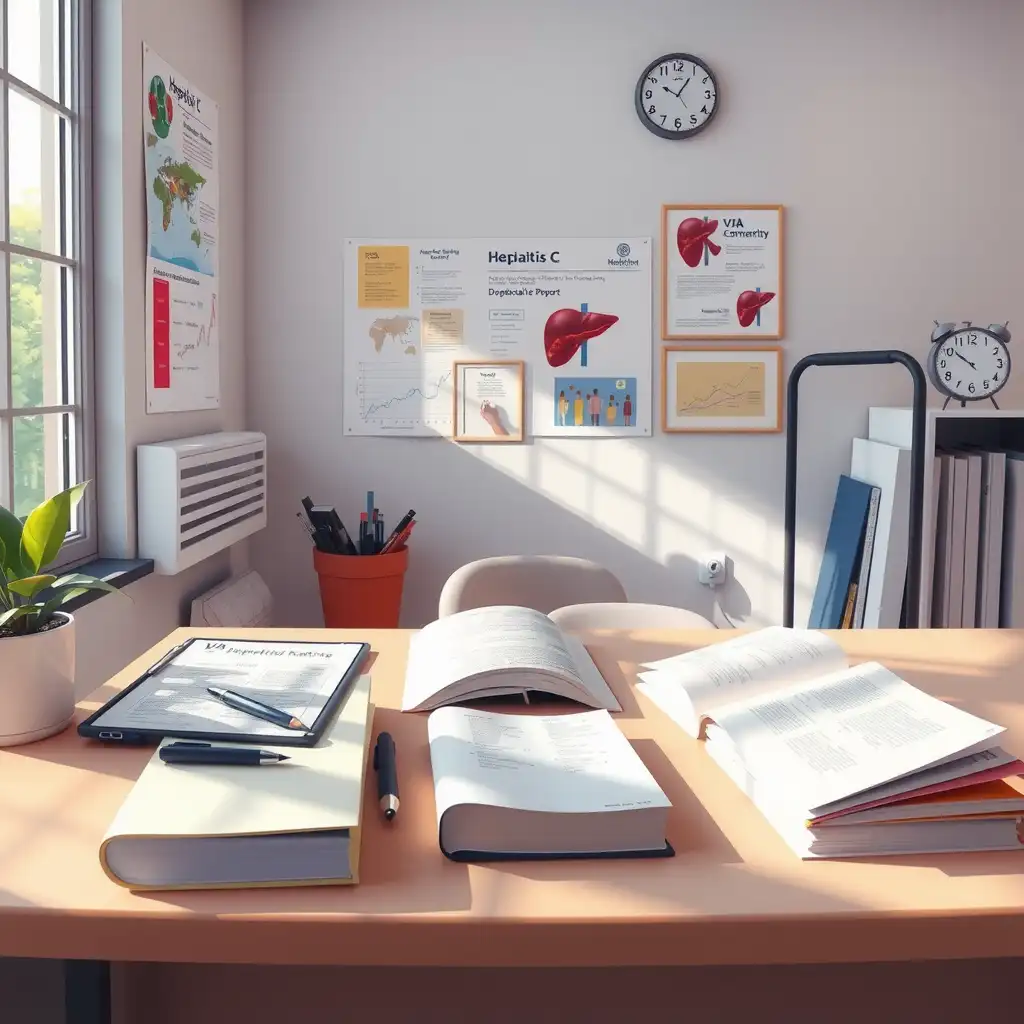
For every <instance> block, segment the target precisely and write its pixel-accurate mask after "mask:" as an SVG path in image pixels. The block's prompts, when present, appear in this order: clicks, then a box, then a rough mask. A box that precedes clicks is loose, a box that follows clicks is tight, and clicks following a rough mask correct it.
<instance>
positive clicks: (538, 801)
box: [427, 707, 672, 860]
mask: <svg viewBox="0 0 1024 1024" xmlns="http://www.w3.org/2000/svg"><path fill="white" fill-rule="evenodd" d="M427 732H428V735H429V738H430V763H431V767H432V769H433V773H434V791H435V798H436V806H437V827H438V838H439V842H440V845H441V850H442V852H444V854H445V855H446V856H448V857H450V858H452V859H453V860H498V859H517V860H518V859H541V858H544V859H549V858H560V857H664V856H671V855H672V848H671V846H670V845H669V844H668V842H667V841H666V839H665V824H666V817H667V813H668V808H669V806H670V804H669V801H668V798H667V797H666V796H665V794H664V793H663V792H662V791H661V788H660V787H659V786H658V783H657V782H656V781H655V780H654V777H653V776H652V775H651V773H650V772H649V771H648V770H647V768H646V766H645V765H644V763H643V761H641V760H640V757H639V755H638V754H637V753H636V751H635V750H634V749H633V747H632V746H631V744H630V742H629V740H627V739H626V737H625V736H624V735H623V734H622V733H621V732H620V731H619V729H618V727H617V726H616V725H615V723H614V722H613V721H612V719H611V716H610V715H609V714H608V712H607V711H585V712H580V713H579V714H564V715H531V714H521V715H507V714H496V713H494V712H491V711H479V710H475V709H472V708H459V707H446V708H441V709H439V710H437V711H435V712H433V713H432V714H431V715H430V717H429V718H428V719H427Z"/></svg>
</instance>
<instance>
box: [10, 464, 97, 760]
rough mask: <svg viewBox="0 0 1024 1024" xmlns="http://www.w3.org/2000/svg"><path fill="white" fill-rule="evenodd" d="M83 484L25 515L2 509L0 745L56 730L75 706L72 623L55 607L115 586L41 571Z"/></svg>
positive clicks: (55, 551) (59, 542)
mask: <svg viewBox="0 0 1024 1024" xmlns="http://www.w3.org/2000/svg"><path fill="white" fill-rule="evenodd" d="M84 490H85V484H79V485H77V486H75V487H72V488H70V489H69V490H66V491H62V492H61V493H60V494H57V495H54V496H53V497H52V498H50V499H49V500H48V501H44V502H43V503H42V504H41V505H40V506H39V507H38V508H36V509H34V510H33V511H32V512H30V513H29V515H28V516H26V518H25V520H24V522H23V521H22V520H21V519H19V518H18V517H17V516H16V515H14V513H13V512H10V511H8V510H7V509H5V508H0V746H14V745H15V744H18V743H29V742H31V741H32V740H38V739H42V738H43V737H44V736H50V735H52V734H53V733H55V732H60V730H61V729H63V728H65V727H66V726H67V725H68V724H69V723H70V721H71V719H72V716H73V715H74V711H75V622H74V619H73V618H72V617H71V615H70V614H68V613H67V612H65V611H61V608H62V607H63V606H64V605H65V604H66V603H67V602H68V601H70V600H72V598H75V597H78V596H79V595H81V594H84V593H85V592H86V591H87V590H109V591H112V590H114V588H113V587H112V586H111V585H110V584H109V583H107V582H105V581H104V580H100V579H96V578H94V577H92V576H86V575H84V574H82V573H75V572H72V573H69V574H67V575H63V576H56V575H53V574H52V573H47V572H46V571H45V570H46V568H47V566H49V565H50V564H51V563H52V562H53V561H54V559H56V557H57V556H58V555H59V554H60V550H61V548H62V547H63V546H64V540H65V538H66V537H67V533H68V529H69V528H70V526H71V513H72V511H73V510H74V508H75V506H76V505H77V504H78V502H79V501H80V500H81V498H82V493H83V491H84Z"/></svg>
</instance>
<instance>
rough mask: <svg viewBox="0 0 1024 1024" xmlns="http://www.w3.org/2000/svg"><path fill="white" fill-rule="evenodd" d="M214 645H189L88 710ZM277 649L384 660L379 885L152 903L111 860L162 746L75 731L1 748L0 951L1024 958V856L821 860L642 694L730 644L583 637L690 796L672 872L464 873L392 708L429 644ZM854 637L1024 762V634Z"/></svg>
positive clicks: (569, 865)
mask: <svg viewBox="0 0 1024 1024" xmlns="http://www.w3.org/2000/svg"><path fill="white" fill-rule="evenodd" d="M195 632H198V631H191V630H179V631H177V632H176V633H175V634H172V636H170V637H168V639H167V640H166V641H165V642H164V643H163V644H161V645H159V646H158V647H157V648H155V649H154V650H153V651H151V652H149V653H147V654H146V655H145V656H144V657H142V658H140V659H138V660H137V661H136V662H135V663H133V664H132V665H130V666H128V668H126V669H125V671H124V672H123V673H121V674H120V675H119V676H117V677H116V678H115V679H114V680H112V681H111V682H110V683H108V684H107V685H106V686H105V687H103V688H102V689H101V690H100V691H98V692H97V693H96V694H94V695H93V699H91V700H90V701H89V702H86V703H85V704H83V710H88V709H92V708H94V707H96V706H98V702H101V701H103V700H106V699H107V698H108V697H109V696H110V695H111V694H112V693H113V692H115V690H116V689H117V688H119V687H121V686H123V685H125V684H127V683H128V682H129V681H130V680H131V679H133V678H135V676H136V675H137V674H139V673H140V672H141V671H142V670H143V669H144V668H146V667H147V666H148V665H149V664H151V663H152V661H153V660H154V659H155V657H156V656H158V654H159V653H162V651H163V650H165V649H167V648H169V647H170V646H171V645H172V644H174V643H176V642H179V641H180V640H181V639H182V638H183V637H184V636H187V635H190V634H192V633H195ZM217 632H218V631H216V630H203V631H202V635H213V634H215V633H217ZM223 632H224V633H225V635H228V634H229V633H230V635H235V636H243V637H245V638H251V639H260V638H263V637H265V636H266V635H267V631H259V630H249V631H237V630H232V631H223ZM273 632H274V635H277V636H281V637H286V638H292V639H323V638H324V637H325V636H331V637H332V638H338V639H355V638H358V639H362V640H369V641H370V642H371V644H372V647H373V651H374V661H373V663H372V665H371V669H370V671H371V674H372V677H373V694H374V700H375V702H376V704H377V712H376V718H375V723H374V728H375V731H376V730H380V729H388V730H389V731H390V732H391V733H392V734H393V735H394V737H395V740H396V743H397V745H398V751H399V770H400V778H401V785H402V809H401V814H400V815H399V818H398V819H397V821H396V822H395V823H394V824H392V825H387V824H385V823H384V822H383V821H382V820H381V819H380V817H379V815H378V814H377V813H376V790H375V780H374V778H373V773H372V772H371V773H370V774H369V778H368V781H367V794H366V801H367V814H366V822H365V829H364V835H363V844H364V845H363V851H362V868H361V871H362V882H361V884H360V885H358V886H352V887H338V888H308V889H278V890H250V891H245V890H237V891H224V892H194V893H168V894H147V895H137V896H136V895H132V894H131V893H129V892H128V891H127V890H125V889H122V888H120V887H119V886H116V885H114V884H113V883H111V882H110V881H109V880H108V879H107V878H106V877H105V876H104V874H103V872H102V870H101V869H100V865H99V861H98V856H97V850H98V848H99V843H100V839H101V837H102V835H103V833H104V831H105V830H106V828H107V826H108V824H109V823H110V821H111V820H112V819H113V817H114V814H115V812H116V811H117V809H118V807H119V805H120V804H121V801H122V800H123V799H124V797H125V796H126V795H127V793H128V791H129V789H130V788H131V785H132V783H133V782H134V780H135V779H136V778H137V776H138V775H139V773H140V771H141V770H142V767H143V765H144V764H145V762H146V760H147V759H148V757H149V756H150V752H149V751H148V750H142V749H110V748H104V747H103V746H101V745H99V744H94V743H89V742H86V741H83V740H81V739H80V738H79V737H78V736H77V734H76V733H75V732H74V730H73V729H69V730H68V731H66V732H65V733H63V734H61V735H60V736H56V737H54V738H52V739H50V740H46V741H44V742H41V743H36V744H31V745H28V746H24V747H14V748H10V749H7V750H2V751H0V783H2V788H0V955H3V956H32V957H91V958H97V959H105V960H129V961H130V960H153V961H176V962H212V963H275V964H299V963H302V964H380V965H463V966H485V965H489V966H545V965H548V966H602V965H644V964H647V965H670V964H742V963H795V962H811V963H813V962H852V961H869V960H871V961H880V960H903V959H928V958H952V957H988V956H1021V955H1024V856H1022V854H1017V853H1006V854H972V855H945V856H933V857H917V858H902V859H879V860H876V861H859V862H849V861H846V862H842V861H834V862H827V861H816V862H808V863H805V862H801V861H800V860H798V859H797V858H796V857H795V856H794V855H793V854H792V853H791V852H790V851H789V849H788V847H786V846H785V845H784V844H783V843H782V841H781V840H780V839H779V838H778V837H777V836H776V834H775V833H774V832H773V830H772V829H771V828H770V827H769V826H768V825H767V824H766V823H765V822H764V821H763V820H762V819H761V817H760V816H759V815H758V813H757V812H756V811H755V810H754V809H753V808H752V806H751V805H750V804H749V803H748V802H747V800H746V798H745V797H743V795H742V794H741V793H740V792H739V791H738V790H737V789H736V788H735V787H734V786H733V785H732V783H730V782H729V781H728V780H727V779H726V778H725V776H724V775H723V774H722V773H721V772H720V770H719V769H718V768H717V767H716V766H715V765H714V764H713V763H712V762H711V760H710V759H709V758H708V757H707V756H706V754H705V753H704V751H703V750H702V749H701V747H700V745H699V744H698V743H696V742H695V741H693V740H690V739H689V738H687V737H686V736H685V735H684V734H683V733H682V732H681V731H679V730H678V729H677V728H676V727H675V726H673V725H672V723H671V722H669V720H668V719H667V718H665V717H664V716H663V715H662V714H661V712H660V711H658V710H657V709H656V708H654V707H653V706H652V705H651V704H650V703H649V702H648V701H647V699H646V698H645V697H643V696H642V695H640V694H638V693H636V692H635V691H634V690H633V683H634V681H635V671H636V666H637V665H638V664H639V663H640V662H642V661H644V660H646V659H648V658H653V657H661V656H665V655H668V654H671V653H678V652H681V651H683V650H688V649H691V648H693V647H695V646H700V645H702V644H705V643H708V642H711V641H715V640H722V639H725V638H726V637H727V636H728V635H729V634H728V633H725V632H712V631H708V632H700V631H692V632H685V633H665V632H650V633H637V632H632V633H616V632H605V633H601V634H592V635H589V636H587V637H585V640H586V642H587V644H588V646H589V647H590V649H591V652H592V653H593V655H594V657H595V659H596V661H597V662H598V665H599V666H600V668H601V670H602V672H603V673H604V675H605V677H606V678H607V679H608V681H609V684H610V685H611V686H612V688H613V689H614V690H615V691H616V694H617V696H618V697H619V699H620V701H621V702H622V704H623V708H624V710H623V713H622V714H620V715H617V716H615V717H616V719H617V721H618V722H619V723H620V726H621V728H622V729H623V730H624V732H625V734H626V735H627V736H628V737H629V738H630V740H632V741H633V743H634V745H635V746H636V749H637V751H638V752H639V753H640V756H641V757H642V758H643V759H644V761H645V762H646V764H647V766H648V767H649V768H650V770H651V771H652V772H653V774H654V776H655V777H656V778H657V780H658V782H659V783H660V785H661V786H662V788H663V789H664V790H665V792H666V793H667V794H668V796H669V798H670V800H671V801H672V805H673V809H672V812H671V816H670V823H669V830H668V838H669V840H670V841H671V842H672V844H673V846H674V847H675V849H676V851H677V856H676V857H675V858H672V859H669V860H664V861H659V860H654V861H651V860H637V861H589V862H587V861H578V862H549V863H519V864H517V863H508V864H500V865H488V866H467V865H461V864H453V863H451V862H450V861H448V860H446V859H445V858H444V857H443V856H442V855H441V853H440V851H439V850H438V845H437V830H436V824H435V816H434V799H433V788H432V784H431V778H430V763H429V756H428V751H427V741H426V717H425V716H423V715H409V714H405V715H403V714H401V713H400V712H398V711H397V710H395V709H396V707H397V706H398V704H399V699H400V695H401V689H402V680H403V673H404V665H405V657H406V650H407V644H408V639H409V635H410V634H409V633H408V632H406V631H393V632H392V631H362V632H355V631H332V632H331V633H325V632H323V631H311V630H288V631H273ZM837 636H838V637H839V639H840V641H841V642H842V644H843V645H844V647H846V649H847V650H848V651H849V652H850V654H851V658H852V660H854V661H863V660H868V659H871V658H877V659H879V660H882V661H884V662H885V663H886V664H887V665H889V666H890V667H891V668H892V669H894V670H895V671H896V672H898V673H900V674H901V675H903V676H905V677H906V678H907V679H909V680H910V681H911V682H913V683H916V684H917V685H919V686H921V687H923V688H924V689H926V690H928V691H930V692H932V693H934V694H936V695H937V696H939V697H943V698H945V699H947V700H950V701H952V702H954V703H957V704H961V705H962V706H963V707H965V708H967V709H969V710H971V711H973V712H976V713H978V714H980V715H983V716H984V717H987V718H990V719H993V720H994V721H996V722H999V723H1001V724H1004V725H1006V726H1007V727H1008V729H1009V737H1008V739H1007V741H1006V746H1007V747H1008V748H1009V749H1012V750H1015V751H1017V752H1024V679H1022V671H1021V670H1022V668H1024V632H1021V633H1018V632H1010V631H980V630H979V631H976V630H962V631H960V630H931V631H929V630H925V631H920V632H910V631H896V630H892V631H880V632H861V631H849V632H843V633H840V634H837Z"/></svg>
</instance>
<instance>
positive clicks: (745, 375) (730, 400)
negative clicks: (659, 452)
mask: <svg viewBox="0 0 1024 1024" xmlns="http://www.w3.org/2000/svg"><path fill="white" fill-rule="evenodd" d="M661 429H662V430H663V431H664V432H665V433H668V434H672V433H682V432H685V431H705V432H711V431H714V432H718V433H735V432H750V433H777V432H778V431H780V430H781V429H782V349H781V348H779V347H778V346H765V347H761V348H756V347H751V348H699V347H697V346H694V345H666V346H665V347H664V348H663V349H662V353H661Z"/></svg>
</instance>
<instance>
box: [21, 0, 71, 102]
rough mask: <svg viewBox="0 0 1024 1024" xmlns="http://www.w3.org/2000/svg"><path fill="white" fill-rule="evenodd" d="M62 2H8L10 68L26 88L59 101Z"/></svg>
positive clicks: (43, 0)
mask: <svg viewBox="0 0 1024 1024" xmlns="http://www.w3.org/2000/svg"><path fill="white" fill-rule="evenodd" d="M63 7H64V4H63V2H62V0H7V40H8V41H7V68H8V70H9V71H10V73H11V74H12V75H14V76H15V77H17V78H20V79H21V80H22V81H23V82H24V83H25V84H26V85H31V86H32V88H33V89H38V90H39V91H40V92H44V93H46V95H47V96H52V97H54V98H55V99H59V98H61V97H60V92H59V89H60V78H61V77H62V75H61V61H60V56H59V53H60V50H59V41H60V35H61V31H62V28H63V17H64V12H63Z"/></svg>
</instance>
